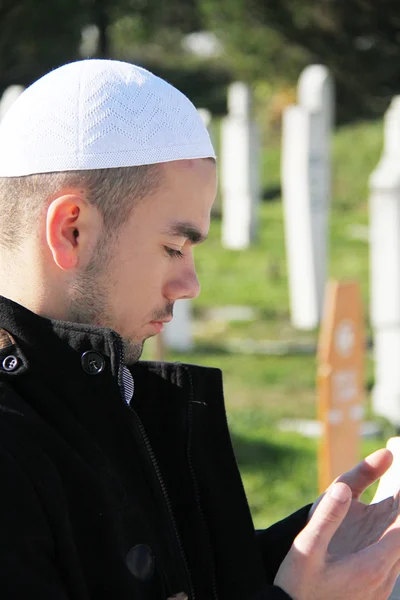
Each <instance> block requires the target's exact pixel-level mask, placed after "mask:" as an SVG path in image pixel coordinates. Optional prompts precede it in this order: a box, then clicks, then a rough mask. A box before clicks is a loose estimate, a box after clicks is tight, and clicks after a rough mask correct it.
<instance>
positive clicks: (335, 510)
mask: <svg viewBox="0 0 400 600" xmlns="http://www.w3.org/2000/svg"><path fill="white" fill-rule="evenodd" d="M350 503H351V490H350V488H349V486H348V485H346V484H345V483H333V484H332V485H331V487H330V488H329V490H328V491H327V492H326V494H325V495H324V497H323V498H322V500H321V502H320V503H319V504H318V506H317V508H316V510H315V512H314V514H313V516H312V517H311V519H310V521H309V522H308V524H307V526H306V527H305V528H304V529H303V531H301V532H300V533H299V535H298V536H297V538H296V542H295V543H296V547H297V548H298V550H300V551H301V552H305V553H307V554H308V553H309V552H311V551H313V550H316V549H317V548H318V553H319V555H320V556H321V557H322V556H323V554H325V552H326V551H327V550H328V546H329V543H330V541H331V539H332V537H333V535H334V534H335V533H336V531H337V529H338V528H339V526H340V524H341V523H342V521H343V519H344V518H345V516H346V515H347V512H348V510H349V508H350Z"/></svg>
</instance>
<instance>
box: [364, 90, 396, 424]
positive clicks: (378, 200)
mask: <svg viewBox="0 0 400 600" xmlns="http://www.w3.org/2000/svg"><path fill="white" fill-rule="evenodd" d="M384 129H385V130H384V136H385V140H384V149H383V155H382V158H381V160H380V162H379V164H378V166H377V168H376V170H375V171H374V172H373V173H372V175H371V179H370V189H371V195H370V269H371V275H370V281H371V324H372V328H373V335H374V359H375V387H374V389H373V391H372V406H373V410H374V412H375V413H376V414H379V415H383V416H385V417H386V418H388V419H389V420H390V421H391V422H392V423H393V424H394V425H396V426H397V427H400V367H399V365H400V162H399V156H400V96H396V97H395V98H394V99H393V100H392V103H391V105H390V108H389V109H388V111H387V113H386V115H385V127H384Z"/></svg>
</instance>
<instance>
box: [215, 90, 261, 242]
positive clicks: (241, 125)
mask: <svg viewBox="0 0 400 600" xmlns="http://www.w3.org/2000/svg"><path fill="white" fill-rule="evenodd" d="M251 96H252V94H251V90H250V88H249V87H248V86H247V85H246V84H244V83H241V82H236V83H233V84H232V85H231V86H230V87H229V90H228V109H229V113H228V116H227V117H225V119H223V121H222V126H221V191H222V244H223V245H224V246H225V248H231V249H234V250H241V249H244V248H248V247H249V245H250V243H251V241H252V240H253V239H254V237H255V234H256V227H257V210H258V206H259V201H260V182H259V155H260V152H259V148H260V143H259V134H258V130H257V126H256V124H255V122H254V121H253V119H252V114H251V113H252V98H251Z"/></svg>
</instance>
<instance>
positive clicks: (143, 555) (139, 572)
mask: <svg viewBox="0 0 400 600" xmlns="http://www.w3.org/2000/svg"><path fill="white" fill-rule="evenodd" d="M126 566H127V567H128V569H129V570H130V572H131V573H132V575H134V576H135V577H136V579H138V580H139V581H143V582H145V581H148V580H149V579H150V578H151V577H152V576H153V573H154V556H153V553H152V551H151V549H150V548H149V547H148V546H146V544H138V545H137V546H134V547H133V548H131V549H130V550H129V552H128V554H127V555H126Z"/></svg>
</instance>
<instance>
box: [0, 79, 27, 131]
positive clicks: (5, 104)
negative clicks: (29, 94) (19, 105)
mask: <svg viewBox="0 0 400 600" xmlns="http://www.w3.org/2000/svg"><path fill="white" fill-rule="evenodd" d="M23 91H24V88H23V87H22V85H10V86H9V87H8V88H7V89H6V90H5V92H4V93H3V95H2V97H1V100H0V122H1V121H2V119H3V118H4V115H5V114H6V112H7V111H8V109H9V108H10V107H11V105H12V104H14V102H15V101H16V99H17V98H18V97H19V96H20V95H21V94H22V92H23Z"/></svg>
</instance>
